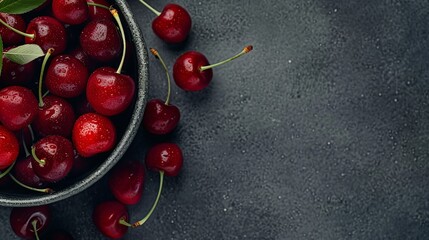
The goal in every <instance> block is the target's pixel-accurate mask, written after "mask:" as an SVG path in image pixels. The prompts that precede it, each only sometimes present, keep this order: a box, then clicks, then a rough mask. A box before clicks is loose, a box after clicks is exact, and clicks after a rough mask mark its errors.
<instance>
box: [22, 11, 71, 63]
mask: <svg viewBox="0 0 429 240" xmlns="http://www.w3.org/2000/svg"><path fill="white" fill-rule="evenodd" d="M26 32H27V34H26V37H25V43H28V44H29V43H34V44H37V45H39V46H40V47H41V48H42V49H43V51H45V52H47V51H48V49H50V48H53V49H54V52H53V55H58V54H60V53H62V52H64V50H65V49H66V46H67V34H66V29H65V28H64V26H63V25H62V24H61V23H60V22H59V21H58V20H56V19H55V18H52V17H49V16H40V17H36V18H33V19H32V20H31V21H30V22H29V23H28V26H27V31H26Z"/></svg>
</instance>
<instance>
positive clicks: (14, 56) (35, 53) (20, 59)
mask: <svg viewBox="0 0 429 240" xmlns="http://www.w3.org/2000/svg"><path fill="white" fill-rule="evenodd" d="M3 54H4V56H5V57H6V58H8V59H9V60H11V61H12V62H14V63H18V64H21V65H24V64H27V63H29V62H31V61H33V60H34V59H36V58H39V57H42V56H45V53H44V52H43V50H42V49H41V48H40V47H39V45H37V44H24V45H21V46H18V47H16V48H12V49H10V50H9V51H7V52H5V53H3Z"/></svg>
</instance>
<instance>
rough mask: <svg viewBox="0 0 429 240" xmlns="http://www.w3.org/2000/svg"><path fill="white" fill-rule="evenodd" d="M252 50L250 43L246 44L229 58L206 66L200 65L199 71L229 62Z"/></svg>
mask: <svg viewBox="0 0 429 240" xmlns="http://www.w3.org/2000/svg"><path fill="white" fill-rule="evenodd" d="M252 50H253V46H252V45H249V46H246V47H245V48H244V49H243V50H242V51H241V52H240V53H239V54H237V55H235V56H233V57H231V58H228V59H226V60H223V61H220V62H218V63H215V64H211V65H208V66H202V67H200V71H205V70H207V69H210V68H214V67H217V66H219V65H222V64H224V63H227V62H230V61H232V60H234V59H236V58H239V57H241V56H243V55H244V54H246V53H248V52H250V51H252Z"/></svg>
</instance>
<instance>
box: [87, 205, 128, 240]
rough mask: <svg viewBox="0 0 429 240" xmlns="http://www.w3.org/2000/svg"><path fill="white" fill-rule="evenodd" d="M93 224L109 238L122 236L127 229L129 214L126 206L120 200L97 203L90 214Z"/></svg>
mask: <svg viewBox="0 0 429 240" xmlns="http://www.w3.org/2000/svg"><path fill="white" fill-rule="evenodd" d="M92 219H93V221H94V224H95V226H96V227H97V228H98V230H100V232H101V233H102V234H104V235H105V236H106V237H109V238H114V239H117V238H122V237H123V236H124V235H125V233H126V232H127V231H128V227H129V226H130V224H128V223H127V221H128V219H129V215H128V212H127V208H126V207H125V205H123V204H122V203H120V202H117V201H107V202H103V203H100V204H98V205H97V206H96V207H95V209H94V212H93V214H92Z"/></svg>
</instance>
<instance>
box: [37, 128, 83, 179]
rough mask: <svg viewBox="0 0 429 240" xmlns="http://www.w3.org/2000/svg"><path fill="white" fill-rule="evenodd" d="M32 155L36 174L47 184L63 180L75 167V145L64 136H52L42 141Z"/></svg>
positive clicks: (38, 142)
mask: <svg viewBox="0 0 429 240" xmlns="http://www.w3.org/2000/svg"><path fill="white" fill-rule="evenodd" d="M31 154H32V155H33V161H32V162H31V163H32V164H33V169H34V172H35V173H36V174H37V176H39V177H40V178H41V179H42V180H43V181H46V182H57V181H59V180H61V179H63V178H64V177H66V176H67V174H68V173H69V172H70V170H71V169H72V166H73V160H74V152H73V145H72V143H71V142H70V141H69V140H68V139H67V138H64V137H62V136H58V135H50V136H47V137H44V138H42V139H40V140H39V141H37V142H36V143H35V144H34V145H33V147H32V153H31Z"/></svg>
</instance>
